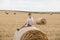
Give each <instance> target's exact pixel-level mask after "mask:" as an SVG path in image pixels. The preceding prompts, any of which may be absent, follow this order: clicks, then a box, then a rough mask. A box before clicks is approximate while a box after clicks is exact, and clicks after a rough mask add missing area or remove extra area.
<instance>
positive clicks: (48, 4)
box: [0, 0, 60, 12]
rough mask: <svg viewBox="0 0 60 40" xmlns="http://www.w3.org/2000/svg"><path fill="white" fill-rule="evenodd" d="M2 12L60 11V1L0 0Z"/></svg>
mask: <svg viewBox="0 0 60 40" xmlns="http://www.w3.org/2000/svg"><path fill="white" fill-rule="evenodd" d="M0 10H18V11H37V12H40V11H60V0H0Z"/></svg>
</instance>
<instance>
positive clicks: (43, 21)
mask: <svg viewBox="0 0 60 40" xmlns="http://www.w3.org/2000/svg"><path fill="white" fill-rule="evenodd" d="M46 23H47V21H46V19H45V18H38V19H37V20H36V24H38V25H45V24H46Z"/></svg>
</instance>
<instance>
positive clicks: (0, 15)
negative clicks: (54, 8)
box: [0, 11, 60, 40]
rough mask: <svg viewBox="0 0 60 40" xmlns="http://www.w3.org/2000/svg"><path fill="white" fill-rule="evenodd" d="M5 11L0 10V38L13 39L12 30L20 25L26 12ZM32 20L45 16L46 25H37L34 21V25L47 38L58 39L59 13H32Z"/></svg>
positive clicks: (59, 29) (25, 16)
mask: <svg viewBox="0 0 60 40" xmlns="http://www.w3.org/2000/svg"><path fill="white" fill-rule="evenodd" d="M8 13H9V14H6V13H5V12H1V11H0V40H13V36H14V32H15V31H16V29H17V28H18V27H20V26H22V25H23V24H24V23H25V21H26V18H27V13H24V12H16V14H15V15H14V13H15V12H8ZM32 16H33V17H34V20H35V21H36V18H38V17H43V18H46V20H47V24H46V25H37V24H35V22H34V24H33V25H34V26H36V27H37V28H39V29H40V30H41V31H42V32H44V33H45V34H46V35H47V36H48V39H49V40H60V14H53V15H50V14H32Z"/></svg>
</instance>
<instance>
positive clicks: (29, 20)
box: [27, 17, 33, 25]
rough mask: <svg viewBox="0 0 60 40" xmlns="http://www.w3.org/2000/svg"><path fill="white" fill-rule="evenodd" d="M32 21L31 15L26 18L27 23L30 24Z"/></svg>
mask: <svg viewBox="0 0 60 40" xmlns="http://www.w3.org/2000/svg"><path fill="white" fill-rule="evenodd" d="M32 23H33V17H31V18H28V19H27V24H30V25H32Z"/></svg>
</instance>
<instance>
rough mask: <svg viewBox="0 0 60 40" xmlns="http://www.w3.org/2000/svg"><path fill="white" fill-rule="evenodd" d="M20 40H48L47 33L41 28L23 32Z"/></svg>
mask: <svg viewBox="0 0 60 40" xmlns="http://www.w3.org/2000/svg"><path fill="white" fill-rule="evenodd" d="M20 40H48V39H47V37H46V35H45V34H44V33H42V32H41V31H39V30H30V31H28V32H26V33H25V34H23V36H22V37H21V39H20Z"/></svg>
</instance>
